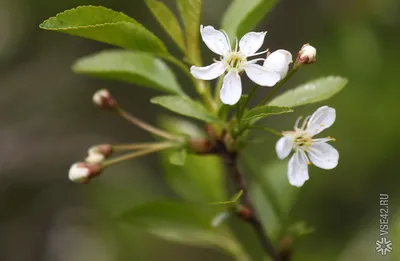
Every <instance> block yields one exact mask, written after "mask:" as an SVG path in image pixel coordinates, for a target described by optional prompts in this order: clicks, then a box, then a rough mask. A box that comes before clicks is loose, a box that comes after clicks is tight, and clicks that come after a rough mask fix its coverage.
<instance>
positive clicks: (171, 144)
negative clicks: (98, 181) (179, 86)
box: [69, 89, 209, 184]
mask: <svg viewBox="0 0 400 261" xmlns="http://www.w3.org/2000/svg"><path fill="white" fill-rule="evenodd" d="M92 100H93V103H94V104H95V105H96V106H98V107H99V108H101V109H106V110H110V111H112V112H115V113H117V114H118V115H119V116H121V117H122V118H124V119H126V120H127V121H129V122H130V123H132V124H134V125H136V126H137V127H139V128H141V129H143V130H145V131H147V132H149V133H151V134H154V135H157V136H159V137H161V138H163V139H164V141H160V142H153V143H151V142H147V143H134V144H120V145H113V146H112V145H110V144H101V145H96V146H93V147H90V148H89V150H88V156H87V157H86V159H85V161H84V162H78V163H75V164H73V165H72V166H71V168H70V170H69V179H70V180H71V181H73V182H76V183H82V184H86V183H88V182H89V181H90V180H91V179H92V178H94V177H97V176H99V175H100V173H101V171H102V170H103V169H104V168H106V167H109V166H111V165H113V164H116V163H119V162H122V161H124V160H128V159H133V158H136V157H140V156H143V155H147V154H150V153H153V152H157V151H161V150H164V149H168V148H178V147H181V146H183V144H184V142H185V141H184V139H182V137H180V136H176V135H173V134H171V133H169V132H166V131H164V130H161V129H159V128H157V127H154V126H152V125H150V124H148V123H146V122H144V121H142V120H140V119H138V118H136V117H135V116H133V115H132V114H130V113H129V112H127V111H125V110H124V109H122V108H121V107H120V106H119V105H118V102H117V101H116V99H114V97H113V96H112V95H111V93H110V92H109V91H108V90H106V89H101V90H98V91H97V92H95V93H94V95H93V98H92ZM194 144H196V145H197V146H200V145H201V144H200V143H199V142H194ZM202 146H203V147H202V149H203V150H207V149H208V147H209V145H208V144H203V145H202ZM114 152H116V153H118V152H127V153H125V154H123V155H119V156H116V157H113V158H112V159H107V158H108V157H110V156H111V154H113V153H114ZM106 159H107V160H106Z"/></svg>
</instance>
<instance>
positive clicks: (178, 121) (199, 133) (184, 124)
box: [160, 115, 206, 138]
mask: <svg viewBox="0 0 400 261" xmlns="http://www.w3.org/2000/svg"><path fill="white" fill-rule="evenodd" d="M160 125H161V126H163V127H164V128H165V129H166V130H168V131H170V132H172V133H175V134H183V135H187V136H189V137H197V138H202V137H206V134H205V132H204V130H203V129H202V128H200V127H199V126H198V125H196V124H194V123H193V122H191V121H189V120H187V119H183V118H179V117H173V116H169V115H168V116H167V115H162V116H161V117H160Z"/></svg>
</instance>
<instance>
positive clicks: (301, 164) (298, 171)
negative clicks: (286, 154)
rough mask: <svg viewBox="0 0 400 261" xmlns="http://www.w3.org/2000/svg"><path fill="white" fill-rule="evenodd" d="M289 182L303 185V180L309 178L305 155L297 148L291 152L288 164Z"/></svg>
mask: <svg viewBox="0 0 400 261" xmlns="http://www.w3.org/2000/svg"><path fill="white" fill-rule="evenodd" d="M288 178H289V183H290V184H291V185H293V186H296V187H301V186H303V184H304V182H306V181H307V180H308V179H309V176H308V165H307V156H306V155H305V153H304V151H302V150H299V151H297V152H296V153H294V154H293V156H292V157H291V158H290V160H289V165H288Z"/></svg>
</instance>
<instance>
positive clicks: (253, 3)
mask: <svg viewBox="0 0 400 261" xmlns="http://www.w3.org/2000/svg"><path fill="white" fill-rule="evenodd" d="M277 2H278V0H246V1H243V0H233V1H232V3H231V4H230V6H229V8H228V10H227V11H226V12H225V14H224V16H223V18H222V29H224V30H225V31H226V32H227V33H228V35H229V36H230V37H235V36H237V37H241V36H243V35H244V34H245V33H247V32H249V31H251V30H252V29H253V28H254V27H255V26H256V25H257V23H258V22H259V21H260V20H261V19H262V18H263V17H264V15H266V14H267V13H268V12H269V11H270V10H271V9H272V7H274V6H275V4H276V3H277Z"/></svg>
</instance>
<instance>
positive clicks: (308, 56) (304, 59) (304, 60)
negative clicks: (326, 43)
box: [296, 44, 317, 64]
mask: <svg viewBox="0 0 400 261" xmlns="http://www.w3.org/2000/svg"><path fill="white" fill-rule="evenodd" d="M316 56H317V49H315V48H314V47H312V46H311V45H309V44H305V45H303V46H302V47H301V49H300V51H299V54H298V55H297V61H296V64H310V63H315V62H316V61H317V59H316Z"/></svg>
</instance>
